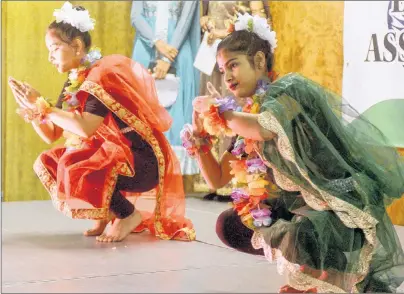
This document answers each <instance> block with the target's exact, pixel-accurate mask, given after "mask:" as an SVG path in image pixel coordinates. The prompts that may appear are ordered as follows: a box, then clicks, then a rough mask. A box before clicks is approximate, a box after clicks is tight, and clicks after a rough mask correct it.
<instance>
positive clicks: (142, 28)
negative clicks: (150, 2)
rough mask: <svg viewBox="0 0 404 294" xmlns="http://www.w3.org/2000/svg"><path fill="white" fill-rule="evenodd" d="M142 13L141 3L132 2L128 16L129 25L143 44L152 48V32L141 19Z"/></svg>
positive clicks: (143, 19)
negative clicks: (130, 24) (129, 19)
mask: <svg viewBox="0 0 404 294" xmlns="http://www.w3.org/2000/svg"><path fill="white" fill-rule="evenodd" d="M142 11H143V1H133V2H132V9H131V14H130V18H131V23H132V26H133V27H134V28H135V29H136V34H139V36H141V38H142V40H143V41H144V43H145V44H146V45H148V46H149V47H150V48H152V47H153V46H154V43H153V42H154V38H155V36H154V32H153V30H152V28H151V27H150V25H149V23H148V22H147V21H146V19H145V18H144V17H143V15H142Z"/></svg>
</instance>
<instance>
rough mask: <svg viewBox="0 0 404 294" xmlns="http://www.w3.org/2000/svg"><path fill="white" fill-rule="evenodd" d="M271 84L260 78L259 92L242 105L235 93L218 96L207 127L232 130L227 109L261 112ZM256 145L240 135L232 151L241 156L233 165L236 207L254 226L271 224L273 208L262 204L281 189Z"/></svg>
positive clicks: (210, 130)
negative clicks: (229, 128)
mask: <svg viewBox="0 0 404 294" xmlns="http://www.w3.org/2000/svg"><path fill="white" fill-rule="evenodd" d="M268 87H269V82H268V81H265V80H260V81H259V82H258V84H257V89H256V92H255V94H254V95H253V96H252V97H251V98H248V99H247V102H246V104H245V105H244V107H243V108H242V109H240V107H235V106H234V103H235V100H234V98H233V97H226V98H225V99H221V100H218V99H216V100H215V102H216V103H215V104H212V105H211V106H210V107H209V108H208V111H207V112H206V113H204V117H205V121H204V126H205V127H206V131H207V132H208V133H209V134H211V135H217V134H218V133H224V134H229V133H230V132H229V131H228V130H227V126H225V127H223V124H225V121H224V119H223V118H221V117H220V115H219V114H220V113H222V112H224V111H227V110H233V111H242V112H245V113H253V114H258V113H259V112H260V108H261V103H262V98H263V96H264V95H265V92H266V91H267V89H268ZM220 102H221V103H220ZM218 117H219V118H218ZM219 122H220V123H219ZM213 124H214V125H213ZM255 147H257V142H256V141H254V140H251V139H247V138H243V137H241V136H238V137H237V139H236V142H235V144H234V148H233V150H232V154H233V155H235V156H236V157H237V160H234V161H231V162H230V166H231V168H232V170H231V172H230V173H231V174H232V175H233V176H234V177H233V184H234V187H235V188H234V189H233V191H232V195H231V197H232V199H233V207H234V209H235V210H236V211H237V212H238V215H239V216H240V218H241V220H242V222H243V223H244V224H245V225H246V226H247V227H249V228H251V229H255V228H257V227H262V226H270V225H271V223H272V218H271V211H270V209H269V208H266V207H262V204H261V201H262V200H265V199H267V198H268V196H269V195H270V193H273V192H276V191H277V190H278V188H277V186H276V185H274V184H273V183H271V182H270V181H269V179H268V171H267V167H266V165H265V163H264V162H263V161H262V160H261V158H260V157H259V156H258V154H257V153H256V152H255V151H254V150H255Z"/></svg>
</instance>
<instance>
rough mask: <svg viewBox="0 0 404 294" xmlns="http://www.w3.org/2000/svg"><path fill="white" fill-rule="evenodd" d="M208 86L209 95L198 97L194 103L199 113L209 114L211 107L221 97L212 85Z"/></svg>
mask: <svg viewBox="0 0 404 294" xmlns="http://www.w3.org/2000/svg"><path fill="white" fill-rule="evenodd" d="M206 86H207V89H208V91H209V95H205V96H198V97H196V98H195V99H194V101H193V102H192V105H193V107H194V110H195V111H196V112H199V113H205V112H207V111H208V110H209V108H210V106H211V105H212V104H213V103H214V102H215V99H217V98H220V97H221V95H220V93H219V92H218V91H217V90H216V88H215V87H214V86H213V85H212V83H210V82H208V84H207V85H206Z"/></svg>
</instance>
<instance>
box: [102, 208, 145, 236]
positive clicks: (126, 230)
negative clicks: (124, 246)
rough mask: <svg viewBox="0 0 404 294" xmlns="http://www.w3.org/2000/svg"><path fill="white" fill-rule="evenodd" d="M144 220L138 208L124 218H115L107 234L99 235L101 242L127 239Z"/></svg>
mask: <svg viewBox="0 0 404 294" xmlns="http://www.w3.org/2000/svg"><path fill="white" fill-rule="evenodd" d="M141 222H142V216H141V215H140V212H138V211H137V210H135V211H133V213H132V214H131V215H129V216H128V217H126V218H123V219H119V218H117V219H115V221H114V224H113V225H112V227H111V229H109V230H108V232H107V233H106V234H102V235H100V236H98V237H97V241H99V242H120V241H122V240H123V239H125V238H126V237H127V236H128V235H129V234H130V233H131V232H132V231H133V230H134V229H135V228H136V227H137V226H139V225H140V224H141Z"/></svg>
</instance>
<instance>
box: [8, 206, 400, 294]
mask: <svg viewBox="0 0 404 294" xmlns="http://www.w3.org/2000/svg"><path fill="white" fill-rule="evenodd" d="M187 207H188V208H187V215H188V216H189V217H190V218H191V219H192V220H193V222H194V225H195V228H196V231H197V241H196V242H178V241H161V240H157V239H155V238H153V237H151V236H150V235H149V234H148V233H142V234H132V235H130V236H129V237H128V238H127V239H126V240H125V241H124V242H121V243H112V244H100V243H97V242H96V241H95V239H94V238H87V237H84V236H82V231H84V230H85V229H86V228H88V227H89V226H91V222H90V221H86V220H71V219H69V218H67V217H64V216H63V215H61V214H59V213H58V212H56V211H55V210H54V209H53V207H52V205H51V203H50V202H48V201H37V202H12V203H3V207H2V235H3V236H2V241H3V242H2V256H1V257H2V291H1V292H2V293H16V292H18V293H22V292H25V293H37V292H41V293H62V292H70V293H74V292H82V293H136V292H143V293H145V292H154V293H156V292H160V293H161V292H166V293H167V292H177V293H190V292H194V293H196V292H199V293H201V292H207V293H247V292H249V293H253V292H254V293H270V292H272V293H274V292H277V291H278V289H279V287H281V286H282V285H284V282H285V281H284V278H283V277H282V276H279V275H278V274H277V272H276V266H275V265H273V264H269V263H268V262H267V261H266V260H265V259H264V258H263V257H260V256H251V255H248V254H243V253H239V252H237V251H234V250H231V249H229V248H227V247H225V246H224V245H223V244H221V242H220V240H218V238H217V237H216V235H215V232H214V228H215V221H216V217H217V216H218V214H219V213H220V212H221V211H223V210H225V209H226V208H228V207H229V204H225V203H217V202H205V201H202V200H199V199H196V198H187ZM397 231H398V233H399V236H400V238H401V241H402V244H404V227H397ZM263 277H266V278H263Z"/></svg>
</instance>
